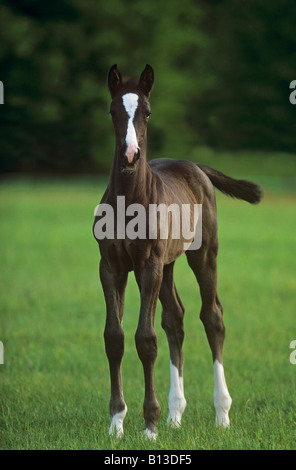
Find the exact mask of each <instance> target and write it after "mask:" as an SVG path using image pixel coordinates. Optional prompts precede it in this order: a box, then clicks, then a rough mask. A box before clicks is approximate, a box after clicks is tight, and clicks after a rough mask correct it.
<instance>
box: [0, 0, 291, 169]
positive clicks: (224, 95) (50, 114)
mask: <svg viewBox="0 0 296 470" xmlns="http://www.w3.org/2000/svg"><path fill="white" fill-rule="evenodd" d="M295 20H296V4H295V2H294V0H270V1H268V2H267V1H264V0H244V1H241V0H220V1H219V0H215V1H210V2H207V1H197V0H182V2H180V1H179V0H161V1H156V0H149V1H147V0H108V1H102V0H68V1H67V0H51V1H39V0H13V1H11V0H2V2H1V6H0V80H2V82H3V84H4V99H5V103H4V105H1V106H0V113H1V114H0V119H1V123H0V142H1V144H0V145H1V146H0V152H1V155H0V162H1V163H0V171H2V172H12V171H13V172H16V171H30V172H34V171H37V172H90V171H101V172H104V171H107V170H108V169H109V168H110V165H111V161H112V157H113V151H114V138H113V132H112V125H111V119H110V117H109V116H108V112H109V105H110V104H109V103H110V97H109V94H108V90H107V85H106V76H107V73H108V70H109V68H110V66H111V65H112V64H113V63H117V64H118V68H119V69H120V70H121V72H122V73H123V75H126V76H136V77H138V76H139V74H140V73H141V71H142V69H143V68H144V67H145V65H146V63H149V64H151V65H152V66H153V68H154V70H155V77H156V82H155V88H154V91H153V94H152V96H151V104H152V113H153V114H152V117H151V120H150V122H149V139H148V140H149V143H148V150H149V157H150V158H153V157H156V156H161V157H181V158H190V156H191V155H192V152H193V149H194V148H196V147H199V146H206V147H211V148H214V149H226V150H231V151H237V150H241V149H246V150H253V149H256V150H258V149H262V150H265V151H269V150H273V151H274V150H280V151H286V152H295V148H296V121H295V108H296V107H293V105H291V104H290V103H289V94H290V90H289V84H290V82H291V81H292V80H293V79H296V70H295V68H296V33H295V24H296V22H295Z"/></svg>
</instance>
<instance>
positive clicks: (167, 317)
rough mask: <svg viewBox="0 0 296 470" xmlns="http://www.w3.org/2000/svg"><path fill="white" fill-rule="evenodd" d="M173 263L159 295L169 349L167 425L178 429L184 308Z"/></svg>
mask: <svg viewBox="0 0 296 470" xmlns="http://www.w3.org/2000/svg"><path fill="white" fill-rule="evenodd" d="M173 268H174V263H171V264H170V265H167V266H165V268H164V272H163V281H162V285H161V289H160V293H159V299H160V301H161V303H162V307H163V311H162V327H163V329H164V330H165V332H166V335H167V338H168V343H169V348H170V359H171V361H170V376H171V385H170V394H169V416H168V423H169V424H171V425H172V426H176V427H179V426H180V424H181V418H182V414H183V412H184V410H185V407H186V400H185V397H184V389H183V352H182V344H183V340H184V329H183V317H184V306H183V304H182V301H181V299H180V297H179V295H178V292H177V289H176V286H175V283H174V279H173Z"/></svg>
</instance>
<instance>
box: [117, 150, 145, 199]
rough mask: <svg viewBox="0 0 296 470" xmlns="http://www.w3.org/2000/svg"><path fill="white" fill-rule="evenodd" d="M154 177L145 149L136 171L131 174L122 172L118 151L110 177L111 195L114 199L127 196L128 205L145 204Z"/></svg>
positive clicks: (142, 151)
mask: <svg viewBox="0 0 296 470" xmlns="http://www.w3.org/2000/svg"><path fill="white" fill-rule="evenodd" d="M152 176H153V173H152V171H151V169H150V166H149V165H148V163H147V160H146V149H145V148H143V147H142V148H141V156H140V158H139V160H138V162H137V166H136V169H135V171H134V172H133V173H130V174H127V173H124V172H122V167H121V163H120V151H119V149H116V151H115V156H114V161H113V165H112V170H111V175H110V183H109V187H110V193H111V195H112V197H113V198H114V199H116V197H117V196H125V198H126V204H132V203H142V204H144V201H145V200H146V199H147V194H148V193H149V188H150V187H151V183H152ZM110 193H109V194H110Z"/></svg>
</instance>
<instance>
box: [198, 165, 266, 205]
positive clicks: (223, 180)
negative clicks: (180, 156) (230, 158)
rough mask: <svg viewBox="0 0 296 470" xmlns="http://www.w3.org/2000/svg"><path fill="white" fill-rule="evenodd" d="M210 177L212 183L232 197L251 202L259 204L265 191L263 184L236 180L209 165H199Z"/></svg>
mask: <svg viewBox="0 0 296 470" xmlns="http://www.w3.org/2000/svg"><path fill="white" fill-rule="evenodd" d="M197 166H198V167H199V168H200V169H201V170H202V171H203V172H204V173H205V174H206V175H207V176H208V178H209V179H210V181H211V182H212V184H213V185H214V186H215V187H216V188H217V189H219V191H222V193H224V194H227V195H228V196H231V197H236V198H238V199H243V200H244V201H247V202H250V203H251V204H257V203H258V202H260V200H261V198H262V196H263V192H262V188H261V186H258V185H257V184H255V183H251V182H250V181H245V180H236V179H234V178H230V176H226V175H224V174H223V173H221V172H220V171H218V170H214V169H213V168H211V167H209V166H207V165H200V164H198V165H197Z"/></svg>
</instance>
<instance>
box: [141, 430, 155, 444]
mask: <svg viewBox="0 0 296 470" xmlns="http://www.w3.org/2000/svg"><path fill="white" fill-rule="evenodd" d="M143 434H144V437H146V438H147V439H149V440H150V441H156V439H157V433H156V432H153V431H151V430H150V429H148V428H146V429H145V431H144V432H143Z"/></svg>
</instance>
